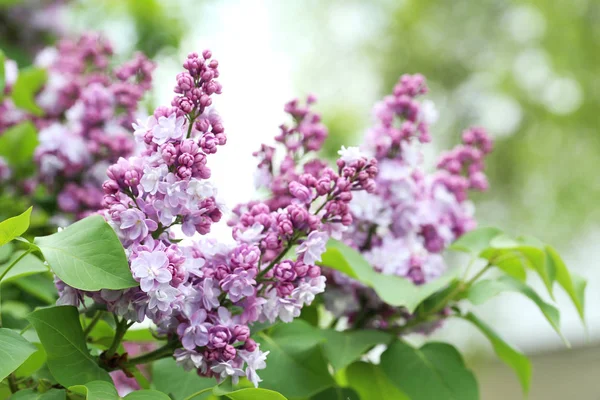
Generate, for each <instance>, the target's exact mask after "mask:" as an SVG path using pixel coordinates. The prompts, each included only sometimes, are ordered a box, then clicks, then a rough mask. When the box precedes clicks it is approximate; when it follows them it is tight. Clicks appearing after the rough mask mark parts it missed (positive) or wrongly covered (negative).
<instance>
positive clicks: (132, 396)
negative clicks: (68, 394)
mask: <svg viewBox="0 0 600 400" xmlns="http://www.w3.org/2000/svg"><path fill="white" fill-rule="evenodd" d="M69 390H71V391H72V392H74V393H78V394H81V395H83V396H85V399H86V400H120V399H121V397H119V395H118V394H117V389H116V388H115V387H114V385H113V384H112V383H109V382H105V381H92V382H88V383H86V384H85V385H74V386H71V387H70V388H69ZM124 399H128V400H169V396H167V395H166V394H164V393H161V392H157V391H156V390H137V391H135V392H131V393H129V394H128V395H127V396H125V397H124Z"/></svg>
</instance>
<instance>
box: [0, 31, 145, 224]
mask: <svg viewBox="0 0 600 400" xmlns="http://www.w3.org/2000/svg"><path fill="white" fill-rule="evenodd" d="M112 62H113V49H112V46H111V44H110V43H109V42H108V41H107V40H105V39H104V38H102V37H100V36H99V35H96V34H86V35H83V36H81V37H80V38H78V39H77V40H69V39H63V40H61V41H60V42H59V43H58V44H57V46H56V47H48V48H46V49H44V50H42V51H41V52H39V53H38V55H37V56H36V58H35V62H34V65H35V66H36V67H40V68H44V69H45V70H46V71H47V80H46V82H45V84H44V86H43V87H42V89H41V91H40V92H39V93H37V95H36V97H35V101H36V104H37V105H38V106H39V107H40V109H41V112H39V113H34V112H30V111H26V110H22V109H20V108H17V107H16V106H15V104H14V103H13V101H12V99H11V98H10V97H6V98H5V99H4V100H3V101H2V102H0V135H2V133H3V132H4V131H5V130H6V129H8V128H10V127H12V126H15V125H17V124H19V123H22V122H25V121H30V122H32V123H33V124H34V125H35V127H36V128H37V129H38V131H39V132H38V140H39V144H38V145H37V147H36V149H35V155H34V158H35V164H36V166H37V173H36V174H35V176H34V177H33V178H32V179H30V180H28V181H26V182H20V183H19V184H20V187H19V190H21V191H22V192H24V194H26V195H27V194H30V193H31V192H33V191H34V190H35V188H36V187H37V186H38V185H44V186H45V187H46V188H47V189H48V191H49V194H51V196H52V197H54V198H56V201H57V208H58V210H59V211H61V212H63V213H68V214H70V215H73V216H74V217H75V218H76V219H80V218H82V217H84V216H86V215H89V214H90V213H93V212H95V211H97V210H98V209H100V208H101V206H102V196H103V193H102V188H101V185H102V182H103V181H104V179H105V177H106V169H107V167H108V166H109V165H111V164H113V163H114V162H116V161H117V160H118V159H119V157H127V156H129V155H131V154H132V153H133V152H134V149H135V142H134V140H133V136H132V135H131V132H130V131H129V127H130V126H131V123H132V122H133V121H134V116H135V113H136V111H137V108H138V104H139V101H140V100H141V98H142V96H143V95H144V94H145V93H146V92H147V91H148V90H149V89H150V87H151V79H152V71H153V70H154V64H153V63H152V62H151V61H150V60H148V59H147V58H146V57H145V56H144V55H142V54H141V53H138V54H136V55H135V56H134V57H133V58H132V59H131V60H129V61H127V62H125V63H123V64H122V65H121V66H118V67H114V66H112V65H111V63H112ZM6 70H7V74H6V76H7V87H6V89H5V90H6V93H7V94H10V93H11V91H12V86H13V85H14V83H15V81H16V80H17V79H18V75H19V72H18V70H17V67H16V64H15V63H14V62H12V61H10V60H9V61H7V62H6ZM1 165H2V160H0V171H1V170H2V167H1ZM5 175H6V173H4V174H2V173H0V182H1V181H2V176H5Z"/></svg>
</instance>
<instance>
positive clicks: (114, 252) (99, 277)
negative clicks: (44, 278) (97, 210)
mask: <svg viewBox="0 0 600 400" xmlns="http://www.w3.org/2000/svg"><path fill="white" fill-rule="evenodd" d="M35 244H37V245H38V246H39V248H40V250H41V252H42V254H43V255H44V257H45V258H46V261H47V262H48V264H49V265H50V268H52V271H54V273H55V274H56V275H57V276H58V277H59V278H60V279H61V280H63V281H64V282H65V283H66V284H68V285H69V286H72V287H74V288H77V289H81V290H88V291H98V290H101V289H113V290H117V289H126V288H130V287H133V286H137V285H138V283H137V282H136V281H135V280H134V279H133V277H132V276H131V271H130V270H129V264H128V263H127V257H126V256H125V251H124V250H123V246H122V245H121V242H120V241H119V239H118V238H117V235H116V234H115V232H114V231H113V229H112V228H111V227H110V225H108V224H107V223H106V221H104V218H102V217H101V216H99V215H95V216H92V217H87V218H85V219H82V220H81V221H78V222H76V223H74V224H73V225H71V226H69V227H68V228H66V229H64V230H62V231H60V232H57V233H55V234H53V235H50V236H44V237H39V238H36V239H35Z"/></svg>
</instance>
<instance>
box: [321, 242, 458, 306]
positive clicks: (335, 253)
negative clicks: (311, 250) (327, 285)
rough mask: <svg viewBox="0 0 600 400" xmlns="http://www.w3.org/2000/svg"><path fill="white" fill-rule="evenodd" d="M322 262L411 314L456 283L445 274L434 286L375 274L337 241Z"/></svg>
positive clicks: (363, 260)
mask: <svg viewBox="0 0 600 400" xmlns="http://www.w3.org/2000/svg"><path fill="white" fill-rule="evenodd" d="M321 258H322V262H321V265H323V266H325V267H328V268H332V269H336V270H338V271H340V272H342V273H344V274H346V275H348V276H349V277H351V278H354V279H357V280H358V281H360V282H362V283H364V284H366V285H368V286H370V287H372V288H373V289H374V290H375V292H377V294H378V295H379V297H380V298H381V299H382V300H383V301H384V302H386V303H387V304H390V305H392V306H397V307H406V308H407V309H408V311H409V312H413V311H414V310H415V309H416V308H417V306H418V305H419V304H421V303H422V302H423V300H425V299H426V298H428V297H429V296H431V295H432V294H433V293H435V292H437V291H438V290H440V289H442V288H443V287H444V286H446V285H447V284H448V283H449V282H450V281H452V280H453V279H454V275H453V274H446V275H444V276H442V277H440V278H438V279H436V280H434V281H433V282H431V283H428V284H425V285H419V286H417V285H415V284H414V283H412V281H410V280H408V279H405V278H402V277H399V276H395V275H384V274H380V273H378V272H375V270H374V269H373V267H372V266H371V265H370V264H369V263H368V262H367V260H365V259H364V258H363V256H362V255H361V254H360V253H359V252H358V251H356V250H354V249H353V248H351V247H349V246H347V245H345V244H343V243H341V242H338V241H336V240H330V241H329V243H328V245H327V251H326V252H325V253H323V255H322V256H321Z"/></svg>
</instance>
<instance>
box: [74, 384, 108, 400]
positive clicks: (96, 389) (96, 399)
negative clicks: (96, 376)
mask: <svg viewBox="0 0 600 400" xmlns="http://www.w3.org/2000/svg"><path fill="white" fill-rule="evenodd" d="M69 390H71V391H72V392H75V393H79V394H81V395H83V396H85V398H86V399H87V400H113V399H119V395H118V394H117V389H116V388H115V386H114V385H113V384H112V383H109V382H106V381H91V382H88V383H86V384H85V385H75V386H71V387H70V388H69Z"/></svg>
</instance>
